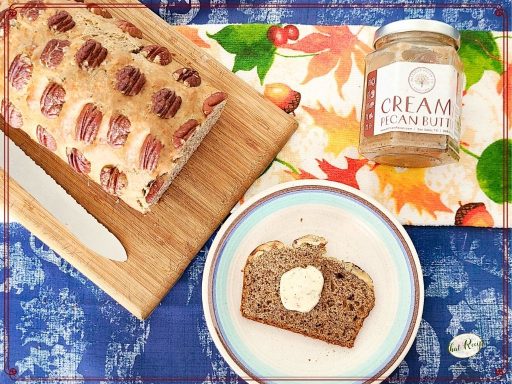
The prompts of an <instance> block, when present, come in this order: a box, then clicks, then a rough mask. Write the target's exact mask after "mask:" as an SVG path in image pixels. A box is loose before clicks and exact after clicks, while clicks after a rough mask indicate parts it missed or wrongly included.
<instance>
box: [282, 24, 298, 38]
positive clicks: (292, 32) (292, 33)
mask: <svg viewBox="0 0 512 384" xmlns="http://www.w3.org/2000/svg"><path fill="white" fill-rule="evenodd" d="M284 30H285V31H286V36H287V37H288V40H293V41H295V40H297V39H298V38H299V28H297V27H296V26H295V25H292V24H288V25H285V27H284Z"/></svg>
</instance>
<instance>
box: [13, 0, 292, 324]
mask: <svg viewBox="0 0 512 384" xmlns="http://www.w3.org/2000/svg"><path fill="white" fill-rule="evenodd" d="M118 2H121V1H118ZM122 2H123V3H124V4H126V0H123V1H122ZM110 3H112V2H110ZM137 4H138V3H137ZM110 11H111V13H112V14H114V16H116V17H120V18H123V19H126V20H130V21H131V22H132V23H134V24H135V25H137V26H138V27H139V28H140V29H141V30H142V31H143V33H144V35H145V37H146V38H147V39H148V40H152V41H153V42H154V43H157V44H161V45H164V46H167V47H169V48H170V49H171V51H172V52H173V53H175V54H176V59H177V60H178V61H180V62H182V63H190V64H192V66H193V67H195V68H196V69H198V70H199V72H200V73H201V75H202V76H203V77H204V78H206V79H207V81H208V82H210V83H211V84H212V85H213V86H215V87H216V88H218V89H220V90H223V91H226V92H227V93H228V94H229V100H228V103H227V105H226V108H225V110H224V112H223V114H222V117H221V118H220V120H219V122H218V123H217V124H216V125H215V127H214V128H213V129H212V131H211V133H210V134H209V135H208V136H207V137H206V139H205V140H204V142H203V143H202V144H201V146H200V147H199V149H198V150H197V152H196V153H195V154H194V155H193V156H192V158H191V159H190V161H189V162H188V164H187V165H186V166H185V167H184V169H183V170H182V172H181V173H180V175H179V176H178V177H177V178H176V179H175V181H174V182H173V184H172V186H171V187H170V189H169V190H168V191H167V192H166V193H165V195H164V196H163V198H162V199H161V200H160V202H159V203H158V204H157V205H156V206H154V207H153V208H152V211H151V212H150V213H148V214H146V215H142V214H141V213H139V212H136V211H135V210H133V209H131V208H129V207H128V206H127V205H126V204H124V203H123V202H117V201H116V199H115V198H113V197H111V196H109V195H107V194H106V193H105V192H103V191H102V189H101V188H100V187H99V186H98V185H96V184H95V183H92V182H90V181H89V180H88V179H87V178H85V177H82V176H80V175H78V174H77V173H75V172H73V171H72V170H71V168H70V167H68V166H67V165H66V164H65V163H64V162H63V161H61V160H60V159H58V158H57V157H56V156H54V155H53V154H51V153H50V152H49V151H46V150H44V149H42V148H41V147H40V146H38V144H36V143H35V142H33V141H32V140H30V139H29V138H28V137H27V136H26V135H25V134H24V133H23V132H21V131H18V130H14V129H10V133H9V136H10V137H11V139H12V140H13V141H14V142H16V143H17V144H18V145H19V146H20V147H21V148H22V149H23V150H24V151H25V153H27V154H29V156H30V157H32V159H34V160H35V161H36V162H37V163H38V164H39V165H41V166H42V167H43V168H44V169H45V170H46V171H47V173H48V174H49V175H50V176H52V177H53V178H54V179H55V180H56V181H57V182H58V183H59V184H60V185H61V186H63V187H64V188H65V189H66V190H67V191H68V192H69V194H70V195H72V196H73V197H74V198H75V199H76V200H77V201H78V202H80V204H82V205H83V206H84V207H85V208H86V209H87V211H89V212H90V213H91V214H93V215H94V216H95V217H96V218H97V219H98V220H99V221H100V222H102V223H103V224H104V225H105V226H106V227H107V228H108V229H109V230H110V231H111V232H112V233H113V234H114V235H116V236H117V237H118V238H119V240H120V241H121V242H122V243H123V245H124V246H125V248H126V250H127V253H128V261H127V262H124V263H116V262H113V261H110V260H107V259H103V258H101V257H98V256H95V255H94V254H93V253H91V252H90V251H89V250H88V249H86V248H85V247H83V246H82V245H81V244H80V243H78V242H77V241H76V240H75V239H74V238H73V236H71V235H70V234H69V233H67V232H66V231H65V229H64V228H63V227H62V226H61V225H59V224H58V223H55V222H54V221H53V220H51V218H49V217H48V214H47V213H46V212H45V210H44V208H42V207H40V206H38V204H37V202H36V201H35V200H33V199H31V198H30V196H28V195H27V194H26V193H25V192H24V191H23V190H21V189H20V188H19V186H17V185H15V183H10V187H9V194H10V198H9V206H10V212H11V219H12V218H13V217H16V219H18V220H20V222H21V223H22V224H24V225H25V226H26V227H27V228H28V229H29V230H30V231H31V232H32V233H34V234H35V235H36V236H38V237H39V238H40V239H41V240H42V241H44V242H45V243H46V244H48V246H50V247H51V248H52V249H53V250H55V251H56V252H57V253H58V254H59V255H61V256H62V257H63V258H64V259H66V260H67V261H69V262H70V263H71V264H72V265H74V266H75V267H76V268H77V269H78V270H79V271H80V272H82V273H83V274H84V275H86V276H87V277H89V278H90V279H91V280H92V281H93V282H94V283H96V284H97V285H98V286H99V287H101V288H102V289H103V290H105V291H106V292H107V293H108V294H109V295H110V296H112V297H113V298H114V299H115V300H117V301H118V302H119V303H120V304H121V305H123V306H124V307H126V309H128V310H129V311H130V312H131V313H133V314H134V315H135V316H137V317H138V318H140V319H144V318H146V317H147V316H148V315H149V314H150V313H151V312H152V311H153V310H154V309H155V307H156V306H157V305H158V303H159V302H160V301H161V300H162V299H163V298H164V296H166V294H167V293H168V292H169V290H170V289H171V287H172V286H173V285H174V283H175V282H176V281H177V280H178V279H179V277H180V276H181V274H182V273H183V271H184V270H185V268H186V267H187V265H188V264H189V263H190V261H191V260H192V259H193V258H194V256H195V255H196V254H197V252H198V251H199V250H200V249H201V247H202V246H203V245H204V243H205V242H206V241H207V240H208V238H209V237H210V235H211V234H212V233H213V231H214V230H215V229H216V228H217V227H218V226H219V225H220V224H221V222H222V221H223V219H224V218H225V217H226V216H227V215H228V214H229V212H230V210H231V208H232V207H233V206H234V205H235V204H236V203H237V202H238V200H239V199H240V198H241V197H242V195H243V193H244V192H245V191H246V190H247V188H249V186H250V185H251V184H252V183H253V182H254V180H256V178H258V176H259V175H260V174H261V173H262V172H263V170H264V169H265V168H266V167H267V166H268V165H269V163H270V162H271V161H272V159H273V158H274V157H275V156H276V155H277V153H278V152H279V150H280V149H281V148H282V147H283V146H284V144H285V143H286V142H287V141H288V139H289V137H290V136H291V134H292V133H293V132H294V130H295V129H296V127H297V123H296V121H295V120H294V119H293V118H291V117H290V116H288V115H287V114H285V113H284V112H283V111H281V110H280V109H278V108H277V107H276V106H274V105H273V104H271V103H270V102H268V101H267V100H265V99H263V97H262V96H261V95H260V94H258V93H257V92H256V91H254V90H253V89H252V88H251V87H250V86H249V85H247V84H246V83H245V82H244V81H242V80H240V79H239V78H238V77H237V76H236V75H234V74H233V73H231V72H230V71H229V70H228V69H227V68H226V67H224V66H223V65H222V64H220V63H218V62H217V61H215V59H213V58H212V57H211V56H210V55H208V54H207V53H206V52H204V51H202V50H201V49H200V48H197V47H196V46H195V45H194V44H193V43H192V42H190V41H189V40H187V39H186V38H185V37H184V36H182V35H181V34H179V33H178V32H177V31H175V30H174V29H173V28H172V27H171V26H169V25H168V24H167V23H166V22H165V21H163V20H162V19H160V18H159V17H158V16H157V15H155V14H154V13H153V12H152V11H150V10H149V9H147V8H112V9H110ZM41 188H44V186H41Z"/></svg>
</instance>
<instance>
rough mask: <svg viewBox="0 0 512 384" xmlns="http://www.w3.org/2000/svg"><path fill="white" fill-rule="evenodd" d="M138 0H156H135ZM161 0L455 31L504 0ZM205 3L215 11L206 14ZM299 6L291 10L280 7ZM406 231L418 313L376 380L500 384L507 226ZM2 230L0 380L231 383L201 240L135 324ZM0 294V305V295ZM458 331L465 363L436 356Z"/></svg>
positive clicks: (220, 15)
mask: <svg viewBox="0 0 512 384" xmlns="http://www.w3.org/2000/svg"><path fill="white" fill-rule="evenodd" d="M150 3H151V4H153V5H155V4H156V3H158V2H150V1H146V4H150ZM171 3H172V4H176V3H175V2H166V1H162V4H169V6H168V7H167V8H160V9H158V10H155V11H156V12H159V13H160V15H161V16H162V17H164V18H165V19H166V20H168V21H169V22H170V23H240V22H244V23H245V22H265V23H281V22H282V23H301V24H368V25H381V24H382V23H385V22H389V21H393V20H397V19H402V18H411V17H424V18H436V19H440V20H444V21H447V22H450V23H452V24H454V25H455V26H456V27H457V28H459V29H494V30H501V28H502V21H503V18H501V17H496V15H495V13H494V12H495V9H493V8H492V7H490V5H502V6H503V7H504V9H505V10H508V11H509V12H510V1H506V2H498V1H479V3H480V4H482V5H481V6H479V7H478V8H460V7H459V8H450V7H448V8H447V7H446V4H465V5H469V6H470V7H471V6H474V5H475V4H476V3H475V2H471V1H464V2H462V3H461V2H453V1H452V2H449V1H446V2H443V4H444V6H442V7H437V8H432V7H427V8H413V7H406V8H403V7H402V8H393V9H392V8H386V9H382V8H374V9H365V10H362V9H361V8H357V7H354V8H329V9H326V8H309V7H305V6H304V4H306V3H305V2H303V1H294V0H276V1H272V2H270V1H268V2H266V4H274V5H279V4H281V5H282V6H283V7H281V8H280V7H277V8H276V7H271V8H270V7H267V8H262V7H261V6H260V7H257V8H254V7H253V8H251V7H250V5H251V4H260V5H261V4H265V3H263V2H250V1H246V0H240V1H239V2H237V3H236V4H235V5H237V6H234V7H231V6H230V7H228V8H226V7H225V6H223V4H226V2H225V0H210V2H204V1H202V0H201V1H199V0H191V1H189V3H191V4H199V3H200V4H201V8H196V7H192V8H190V9H184V8H183V6H180V7H179V11H176V8H173V7H172V6H170V4H171ZM324 3H329V4H333V3H334V2H332V1H325V2H324ZM361 3H363V2H361ZM364 3H365V4H368V2H364ZM381 3H382V2H381ZM387 3H390V2H387ZM394 3H396V2H394ZM415 3H417V4H420V5H421V4H422V5H429V4H435V3H436V2H435V1H429V0H423V1H416V2H415ZM438 3H439V4H441V2H440V1H438ZM208 4H210V5H211V6H214V5H220V7H219V8H215V9H212V7H209V6H208ZM300 4H303V7H301V8H289V7H288V5H291V6H297V5H300ZM339 4H343V5H347V6H354V4H355V3H354V2H350V1H348V2H347V1H340V2H339ZM485 7H488V8H485ZM407 231H408V233H409V234H410V236H411V238H412V240H413V242H414V244H415V246H416V248H417V250H418V253H419V256H420V260H421V263H422V266H423V271H424V281H425V296H426V298H425V310H424V315H423V320H422V322H421V325H420V329H419V332H418V337H417V339H416V341H415V343H414V344H413V346H412V348H411V350H410V352H409V353H408V355H407V357H406V359H405V360H404V361H403V362H402V363H401V364H400V366H399V368H398V369H397V370H396V371H395V372H394V373H393V374H392V375H391V376H390V378H389V379H388V382H389V383H393V384H398V383H477V382H478V383H479V382H488V383H511V382H512V372H510V371H509V372H505V371H504V369H506V368H507V367H509V368H512V367H511V364H510V363H511V358H510V356H511V355H512V351H511V348H510V345H509V344H508V340H505V339H504V338H505V337H507V334H508V335H510V334H512V332H511V330H512V329H511V328H512V327H511V325H512V319H511V315H510V313H511V312H510V301H508V306H507V305H504V299H505V298H507V295H506V290H507V289H508V292H509V295H510V287H507V286H505V285H504V281H505V277H506V276H504V270H505V271H506V268H505V265H504V260H505V258H504V248H503V247H504V246H503V244H504V240H505V236H509V237H510V232H508V231H503V230H501V229H477V228H446V227H444V228H443V227H436V228H434V227H407ZM10 235H11V238H10V246H11V248H10V251H9V252H10V268H9V269H8V270H5V269H4V265H3V264H4V263H3V262H2V263H1V266H0V268H2V272H3V273H2V275H4V273H6V274H7V273H8V275H9V277H10V281H9V297H10V306H9V313H8V314H7V313H5V308H4V306H3V305H2V306H0V308H2V309H0V311H2V316H1V317H0V328H3V327H4V325H6V326H7V327H8V339H5V338H4V334H3V333H0V355H1V356H0V361H4V358H7V359H8V360H7V364H6V366H5V367H4V368H5V371H9V369H10V370H11V373H12V374H14V373H15V375H13V376H12V377H9V376H8V374H7V373H6V372H1V373H0V383H8V382H20V383H21V382H24V381H27V380H28V379H29V378H34V377H36V378H39V379H37V380H33V381H32V382H37V383H43V382H47V381H45V379H44V378H49V379H50V380H52V381H53V382H69V381H70V380H72V379H76V380H75V381H77V382H80V381H83V380H88V381H92V382H103V383H109V382H111V381H112V382H113V381H114V380H117V382H126V383H128V382H130V383H139V382H149V383H160V382H164V381H174V382H197V383H212V382H221V383H237V382H241V380H240V379H239V378H238V377H237V376H236V375H235V374H233V372H232V371H231V370H230V369H229V367H228V366H227V364H226V363H225V361H224V360H223V359H222V358H221V357H220V355H219V353H218V351H217V349H216V348H215V346H214V344H213V342H212V339H211V338H210V336H209V334H208V330H207V328H206V324H205V320H204V317H203V311H202V306H201V277H202V270H203V266H204V262H205V257H206V253H207V251H208V247H209V245H210V243H211V240H210V241H209V242H208V243H207V244H206V245H205V247H204V248H203V250H202V251H201V252H200V253H199V255H198V256H197V257H196V259H195V260H194V261H193V262H192V264H191V265H190V267H189V268H188V269H187V271H186V273H185V274H184V275H183V277H182V278H181V280H180V281H179V282H178V284H177V285H176V286H175V287H174V288H173V290H172V291H171V293H170V294H169V295H168V296H167V297H166V298H165V300H164V301H163V302H162V303H161V305H160V306H159V307H158V308H157V310H156V311H155V312H154V313H153V315H152V316H151V317H150V318H149V319H148V320H146V321H139V320H137V319H136V318H134V317H133V316H131V315H130V314H129V313H128V312H127V311H126V310H124V309H123V308H122V307H121V306H119V305H118V304H117V303H116V302H115V301H113V300H112V299H111V298H110V297H109V296H107V295H106V294H105V293H104V292H103V291H102V290H100V289H99V288H97V287H96V286H95V285H94V284H93V283H91V282H90V281H89V280H88V279H87V278H85V277H84V276H82V275H81V274H80V273H79V272H77V271H76V270H75V269H74V268H73V267H72V266H71V265H70V264H68V263H67V262H65V261H64V260H63V259H61V258H60V257H59V256H58V255H56V254H55V253H54V252H53V251H52V250H50V249H48V247H46V246H45V245H44V244H42V243H41V242H40V241H39V240H38V239H36V238H34V237H33V236H32V235H31V234H30V233H29V232H27V230H25V229H24V228H23V227H21V226H19V225H18V224H15V223H13V224H11V225H10ZM509 259H510V258H509ZM508 270H509V271H510V270H511V268H510V264H509V267H508ZM509 277H510V276H509ZM2 278H3V276H2ZM1 281H2V280H0V282H1ZM2 288H4V286H3V284H2ZM0 301H2V304H3V297H1V296H0ZM507 320H508V328H509V329H508V333H507V332H506V331H507V330H506V329H505V326H506V324H507ZM466 332H471V333H475V334H477V335H479V336H480V337H481V338H482V339H483V341H484V347H483V349H482V350H481V351H480V352H479V353H478V354H477V355H475V356H473V357H471V358H468V359H458V358H456V357H454V356H452V355H451V354H449V353H448V344H449V342H450V341H451V339H452V338H453V337H454V336H455V335H457V334H461V333H466ZM5 351H7V352H8V354H7V355H5ZM507 355H508V356H509V358H508V361H506V360H505V357H506V356H507ZM14 370H15V371H14ZM52 378H53V379H52ZM56 378H61V379H56ZM63 378H67V379H63ZM165 378H166V379H165Z"/></svg>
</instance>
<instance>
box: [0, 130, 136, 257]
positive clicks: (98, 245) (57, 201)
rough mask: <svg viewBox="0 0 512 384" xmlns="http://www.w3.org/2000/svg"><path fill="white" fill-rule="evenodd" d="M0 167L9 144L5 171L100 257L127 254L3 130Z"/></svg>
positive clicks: (103, 228) (100, 225) (119, 243)
mask: <svg viewBox="0 0 512 384" xmlns="http://www.w3.org/2000/svg"><path fill="white" fill-rule="evenodd" d="M2 138H4V141H2V142H0V156H1V158H2V159H4V160H3V161H2V164H0V167H1V168H3V169H2V170H3V171H4V172H5V167H4V166H5V164H4V162H5V161H6V160H5V159H6V157H5V155H6V154H5V153H4V152H5V151H4V149H5V148H6V147H7V145H9V164H8V165H9V166H8V168H7V172H5V173H6V174H8V175H9V177H11V178H12V179H14V180H15V181H16V182H17V183H18V184H19V185H20V186H21V187H22V188H23V189H24V190H25V191H26V192H28V193H29V194H30V195H32V197H33V198H34V199H36V200H37V201H38V202H39V204H41V206H43V207H44V208H45V209H46V210H47V211H48V212H49V213H50V214H51V215H52V216H53V217H54V218H55V219H57V220H58V221H59V222H60V223H61V224H63V225H64V226H65V227H66V229H67V230H68V231H69V232H70V233H71V234H72V235H73V236H74V237H75V238H76V239H77V240H78V241H80V242H81V243H82V244H83V245H84V246H86V247H87V248H89V249H90V250H91V251H93V252H94V253H96V254H98V255H99V256H103V257H106V258H108V259H111V260H114V261H125V260H126V259H127V258H128V256H127V254H126V250H125V249H124V247H123V245H122V244H121V242H120V241H119V240H118V239H117V237H115V236H114V235H113V234H112V233H110V231H109V230H108V229H107V228H106V227H105V226H104V225H103V224H101V223H100V222H99V221H98V220H97V219H96V218H95V217H94V216H92V215H91V214H90V213H89V212H87V211H86V210H85V208H83V207H82V206H81V205H80V204H78V203H77V202H76V201H75V199H73V197H71V196H70V195H69V194H68V193H67V192H66V191H65V190H64V188H62V187H61V186H60V185H59V184H57V182H55V180H53V179H52V177H51V176H49V175H48V174H47V173H46V172H45V171H44V170H43V169H42V168H41V167H40V166H39V165H37V164H36V163H35V162H34V161H33V160H32V159H31V158H30V157H29V156H27V155H26V154H25V152H23V151H22V150H21V149H20V148H19V147H18V146H17V145H16V144H14V143H13V142H12V141H11V140H10V139H9V138H8V137H7V136H5V135H4V134H3V133H2Z"/></svg>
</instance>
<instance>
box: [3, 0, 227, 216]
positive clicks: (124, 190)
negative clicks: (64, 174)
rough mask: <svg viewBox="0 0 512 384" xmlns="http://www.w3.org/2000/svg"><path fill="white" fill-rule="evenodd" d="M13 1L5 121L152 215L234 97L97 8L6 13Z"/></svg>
mask: <svg viewBox="0 0 512 384" xmlns="http://www.w3.org/2000/svg"><path fill="white" fill-rule="evenodd" d="M55 1H56V0H55ZM13 3H15V2H12V1H9V2H6V1H3V0H2V8H3V10H2V9H0V12H2V20H4V18H5V17H4V16H5V15H8V16H9V17H7V19H9V38H8V43H9V47H8V61H9V62H8V63H6V64H4V61H6V60H5V56H6V55H5V52H2V53H1V54H0V55H1V56H2V57H1V60H0V71H2V72H3V71H5V73H7V74H8V76H7V81H6V82H5V83H3V85H2V86H3V88H5V87H8V90H9V100H8V102H7V101H5V100H3V96H1V97H0V99H2V108H1V111H0V115H2V116H3V117H4V120H5V121H7V122H8V123H9V125H10V126H11V127H12V128H17V129H21V130H23V131H24V132H26V133H27V134H28V135H29V136H30V137H31V138H32V139H33V140H35V141H36V142H38V143H39V144H41V145H42V146H43V147H45V148H46V149H47V150H49V151H52V152H53V153H54V154H56V155H57V156H58V157H59V158H61V159H62V160H63V161H64V162H65V163H67V164H68V165H69V166H71V167H72V169H74V170H75V171H76V172H78V173H81V174H85V175H86V176H87V177H89V178H90V179H92V180H93V181H95V182H96V183H98V184H99V185H101V187H102V189H103V190H104V191H105V192H106V193H108V194H111V195H114V196H116V197H118V198H119V199H121V200H123V201H124V202H125V203H127V204H128V205H129V206H131V207H132V208H134V209H136V210H138V211H141V212H146V211H148V210H149V209H150V206H151V205H153V204H155V203H156V202H157V201H158V200H159V199H160V197H161V196H162V194H163V193H164V192H165V190H166V189H167V188H168V187H169V185H170V184H171V182H172V180H173V179H174V178H175V177H176V175H177V174H178V172H179V171H180V170H181V168H182V167H183V166H184V165H185V163H186V162H187V160H188V159H189V158H190V156H191V155H192V153H193V152H194V151H195V149H196V148H197V147H198V146H199V144H200V143H201V141H202V140H203V139H204V137H205V136H206V134H207V133H208V132H209V131H210V129H211V128H212V126H213V125H214V124H215V122H216V121H217V119H218V118H219V116H220V114H221V112H222V109H223V108H224V105H225V104H226V99H227V94H226V93H224V92H221V91H219V90H218V89H216V88H214V87H212V86H211V85H210V84H208V83H207V82H206V81H205V80H204V79H203V78H202V77H201V74H200V73H199V72H198V71H196V70H195V69H193V68H192V67H193V64H191V63H186V64H185V63H180V62H178V61H177V60H176V58H175V56H176V55H175V54H174V52H173V51H172V48H173V47H163V46H159V45H155V44H154V43H152V42H150V41H148V40H146V39H145V35H144V33H143V31H141V30H140V29H139V28H138V27H137V26H135V25H133V24H132V23H130V22H129V21H125V20H119V19H116V18H115V17H113V16H112V14H111V13H110V11H109V10H108V9H107V8H101V7H100V6H99V5H93V3H92V2H91V1H88V0H86V1H85V3H83V4H80V3H77V2H75V1H69V3H70V4H71V5H72V6H73V7H65V8H62V7H61V8H58V7H55V6H53V7H52V6H51V5H50V3H51V1H44V2H43V1H40V0H32V1H28V2H26V1H25V2H20V4H19V5H17V7H16V11H12V10H9V9H6V8H5V7H7V6H8V5H11V4H13ZM60 3H61V4H62V3H63V2H62V1H61V2H60ZM21 4H24V5H21ZM77 7H78V8H77ZM6 12H8V13H6ZM3 29H4V26H3V24H2V25H1V26H0V36H1V37H2V38H3V39H5V36H4V35H5V33H4V32H5V31H3ZM4 115H5V116H4ZM63 166H65V165H64V164H63Z"/></svg>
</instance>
